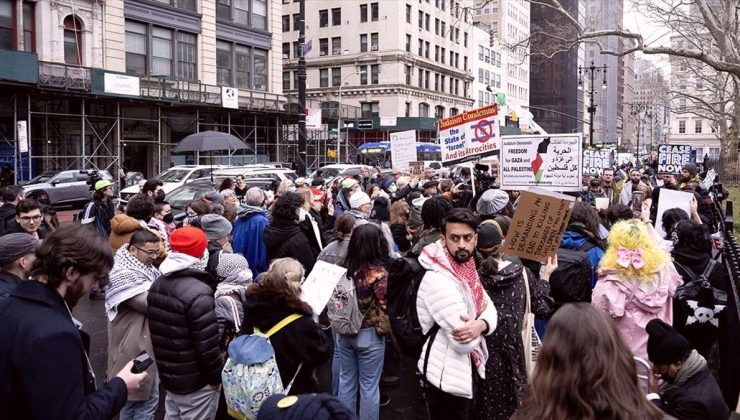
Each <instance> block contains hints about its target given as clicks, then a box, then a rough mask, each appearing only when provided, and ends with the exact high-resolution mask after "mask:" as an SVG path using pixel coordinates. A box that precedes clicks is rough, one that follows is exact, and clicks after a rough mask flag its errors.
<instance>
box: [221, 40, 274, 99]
mask: <svg viewBox="0 0 740 420" xmlns="http://www.w3.org/2000/svg"><path fill="white" fill-rule="evenodd" d="M216 81H217V83H218V84H219V85H224V86H236V87H239V88H245V89H254V90H267V51H265V50H260V49H258V48H253V47H247V46H245V45H240V44H233V43H231V42H226V41H218V40H217V41H216Z"/></svg>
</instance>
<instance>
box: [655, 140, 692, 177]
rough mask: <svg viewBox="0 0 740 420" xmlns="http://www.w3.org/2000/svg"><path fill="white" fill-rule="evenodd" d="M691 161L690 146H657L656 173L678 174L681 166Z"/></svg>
mask: <svg viewBox="0 0 740 420" xmlns="http://www.w3.org/2000/svg"><path fill="white" fill-rule="evenodd" d="M690 162H691V146H686V145H681V146H679V145H675V144H661V145H660V146H658V173H659V174H674V175H677V174H680V173H681V168H683V166H684V165H686V164H687V163H690Z"/></svg>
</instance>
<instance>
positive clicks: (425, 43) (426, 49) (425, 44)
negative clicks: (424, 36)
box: [424, 41, 429, 58]
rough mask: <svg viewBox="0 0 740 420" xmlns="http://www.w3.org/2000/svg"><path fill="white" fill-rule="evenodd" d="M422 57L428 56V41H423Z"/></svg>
mask: <svg viewBox="0 0 740 420" xmlns="http://www.w3.org/2000/svg"><path fill="white" fill-rule="evenodd" d="M424 58H429V41H424Z"/></svg>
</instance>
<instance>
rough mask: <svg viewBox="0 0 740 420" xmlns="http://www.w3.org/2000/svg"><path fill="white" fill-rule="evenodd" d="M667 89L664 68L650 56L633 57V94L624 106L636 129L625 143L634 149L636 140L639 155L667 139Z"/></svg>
mask: <svg viewBox="0 0 740 420" xmlns="http://www.w3.org/2000/svg"><path fill="white" fill-rule="evenodd" d="M668 90H669V87H668V80H666V78H665V76H664V73H663V70H661V69H660V68H658V67H657V66H656V65H655V64H654V63H653V62H652V61H650V60H645V59H638V60H636V61H635V95H634V99H633V101H632V102H631V103H628V104H627V106H629V110H630V120H631V121H633V124H634V126H635V129H636V130H635V135H634V137H632V138H628V141H627V142H625V143H624V147H625V149H626V150H629V151H636V150H637V145H638V143H639V144H640V156H647V155H648V153H649V151H650V150H654V149H655V147H656V146H657V145H658V144H661V143H665V142H666V134H667V133H668V127H669V119H670V115H671V106H670V100H669V93H668ZM638 140H639V142H638Z"/></svg>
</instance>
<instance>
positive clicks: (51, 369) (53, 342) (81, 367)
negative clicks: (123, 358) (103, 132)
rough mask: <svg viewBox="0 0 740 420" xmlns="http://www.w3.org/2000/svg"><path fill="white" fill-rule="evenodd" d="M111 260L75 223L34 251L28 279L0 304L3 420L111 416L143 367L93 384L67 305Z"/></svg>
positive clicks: (84, 338)
mask: <svg viewBox="0 0 740 420" xmlns="http://www.w3.org/2000/svg"><path fill="white" fill-rule="evenodd" d="M112 266H113V255H112V253H111V250H110V247H108V246H106V243H105V241H104V240H103V238H101V237H100V236H99V235H97V234H95V233H94V232H93V231H92V230H91V229H89V228H81V227H80V225H79V224H67V225H63V226H61V227H60V228H59V229H57V230H56V231H55V232H54V233H52V234H51V235H50V236H49V237H48V238H46V240H45V241H44V242H43V243H42V244H41V245H40V246H39V248H38V249H37V250H36V261H35V262H34V266H33V269H32V270H31V277H32V280H31V281H25V282H22V283H20V284H19V285H18V286H17V287H16V288H15V290H14V291H13V292H12V293H11V294H10V296H9V297H8V298H7V299H5V300H3V301H2V302H0V319H2V320H3V321H2V322H1V323H0V371H2V372H3V385H2V387H0V406H2V407H3V409H2V412H3V418H9V419H51V418H53V419H70V420H72V419H109V418H112V417H114V416H115V415H116V414H117V413H118V412H119V411H120V410H121V408H122V407H123V405H124V404H125V403H126V399H127V395H128V393H129V392H133V391H134V390H136V389H138V388H139V386H140V384H141V381H142V380H143V379H144V378H145V377H146V373H141V374H134V373H131V368H132V366H133V361H130V362H128V363H127V364H126V365H125V366H124V367H123V369H122V370H121V371H120V372H118V375H117V376H116V377H114V378H113V379H111V380H110V381H109V382H108V383H106V384H105V385H103V386H102V387H101V388H100V389H99V390H97V391H96V390H95V376H94V373H93V371H92V367H91V365H90V361H89V358H88V355H87V350H86V348H89V344H90V337H89V336H88V335H87V334H86V333H84V332H83V331H82V330H80V329H79V326H80V323H79V321H77V320H75V319H74V318H73V317H72V312H71V308H73V307H74V306H75V304H76V303H77V302H78V300H79V299H80V298H81V297H82V296H83V295H84V294H85V293H87V292H88V291H89V290H90V289H91V288H92V287H93V285H95V284H98V283H100V282H103V281H105V280H106V279H107V277H108V272H109V271H110V269H111V267H112Z"/></svg>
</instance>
